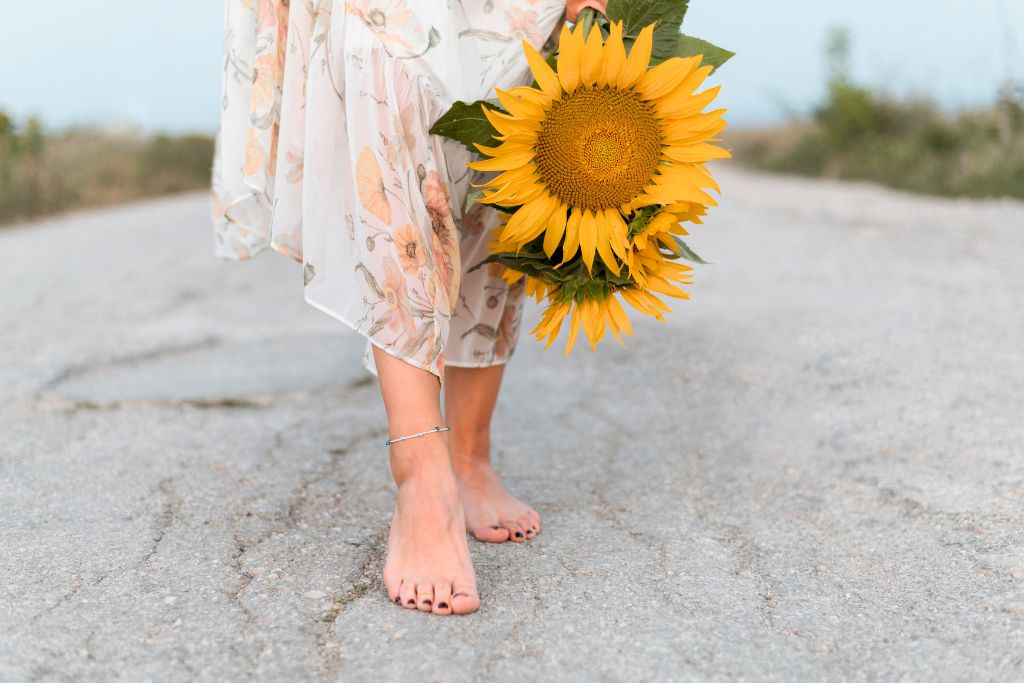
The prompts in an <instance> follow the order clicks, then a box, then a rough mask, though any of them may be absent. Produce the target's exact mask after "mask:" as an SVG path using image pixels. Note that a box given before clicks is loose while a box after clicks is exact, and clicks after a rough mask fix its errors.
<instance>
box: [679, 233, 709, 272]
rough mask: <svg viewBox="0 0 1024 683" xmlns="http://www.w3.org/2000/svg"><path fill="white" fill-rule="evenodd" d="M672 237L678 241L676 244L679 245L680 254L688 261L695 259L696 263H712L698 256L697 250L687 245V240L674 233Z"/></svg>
mask: <svg viewBox="0 0 1024 683" xmlns="http://www.w3.org/2000/svg"><path fill="white" fill-rule="evenodd" d="M672 238H673V239H674V240H675V241H676V245H677V246H678V247H679V251H680V254H679V255H680V256H681V257H682V258H684V259H686V260H687V261H693V262H694V263H703V264H704V265H710V264H709V263H708V262H707V261H705V260H704V259H702V258H701V257H700V256H697V252H695V251H694V250H693V249H690V247H688V246H687V244H686V242H684V241H683V240H682V239H680V238H679V237H678V236H676V235H672Z"/></svg>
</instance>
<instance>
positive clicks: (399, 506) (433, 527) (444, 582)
mask: <svg viewBox="0 0 1024 683" xmlns="http://www.w3.org/2000/svg"><path fill="white" fill-rule="evenodd" d="M396 481H397V482H398V497H397V500H396V501H395V514H394V517H393V518H392V521H391V531H390V533H389V534H388V557H387V561H386V562H385V563H384V585H385V586H386V587H387V591H388V597H390V598H391V600H392V602H395V603H398V604H400V605H402V606H403V607H407V608H409V609H419V610H421V611H424V612H433V613H434V614H468V613H469V612H474V611H476V609H477V608H478V607H479V606H480V597H479V596H478V594H477V590H476V572H475V571H474V569H473V562H472V560H471V559H470V556H469V546H468V544H467V542H466V525H465V521H464V513H463V509H462V503H461V501H460V499H459V488H458V484H457V482H456V480H455V475H454V473H453V472H452V468H451V464H450V459H449V458H448V456H447V454H445V455H442V456H437V457H436V458H430V459H420V462H419V463H418V464H417V465H416V467H415V470H413V471H412V472H411V473H409V474H408V475H407V476H398V473H397V472H396Z"/></svg>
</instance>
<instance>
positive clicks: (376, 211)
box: [356, 147, 391, 225]
mask: <svg viewBox="0 0 1024 683" xmlns="http://www.w3.org/2000/svg"><path fill="white" fill-rule="evenodd" d="M356 187H357V188H358V190H359V201H361V202H362V203H363V207H365V208H366V210H367V211H369V212H370V213H372V214H373V215H374V216H376V217H377V218H379V219H380V220H381V222H383V223H384V224H385V225H391V202H390V201H388V196H387V191H386V190H385V189H384V175H383V174H382V173H381V170H380V162H378V161H377V155H376V154H374V153H373V150H372V149H370V148H369V147H363V151H362V152H360V153H359V161H357V162H356Z"/></svg>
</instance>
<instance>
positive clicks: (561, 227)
mask: <svg viewBox="0 0 1024 683" xmlns="http://www.w3.org/2000/svg"><path fill="white" fill-rule="evenodd" d="M566 214H567V211H566V207H564V206H563V207H560V210H556V211H553V212H552V213H551V218H550V219H549V221H548V228H547V232H545V233H544V253H545V254H547V255H548V258H551V255H552V254H554V253H555V249H558V243H559V242H561V241H562V237H563V236H564V235H565V223H566Z"/></svg>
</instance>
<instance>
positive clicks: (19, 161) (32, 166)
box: [0, 112, 213, 225]
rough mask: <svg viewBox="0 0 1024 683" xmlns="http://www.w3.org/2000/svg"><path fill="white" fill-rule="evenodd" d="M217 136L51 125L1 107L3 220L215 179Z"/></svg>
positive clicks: (188, 187) (169, 190) (190, 186)
mask: <svg viewBox="0 0 1024 683" xmlns="http://www.w3.org/2000/svg"><path fill="white" fill-rule="evenodd" d="M212 160H213V139H212V138H211V137H209V136H206V135H180V136H167V135H153V136H143V135H138V134H131V133H112V132H105V131H98V130H91V129H75V130H69V131H64V132H60V133H55V134H49V133H46V132H44V131H43V130H42V129H41V127H40V126H39V124H38V123H37V122H35V121H33V120H31V119H30V120H28V121H27V122H25V123H24V124H23V125H20V126H18V125H15V123H14V122H13V121H12V120H11V119H10V118H9V117H7V116H6V115H4V114H3V113H2V112H0V225H5V224H7V225H9V224H11V223H14V222H17V221H23V220H29V219H32V218H37V217H40V216H45V215H49V214H54V213H58V212H61V211H67V210H70V209H78V208H84V207H94V206H103V205H110V204H118V203H122V202H126V201H130V200H133V199H139V198H143V197H152V196H158V195H163V194H169V193H174V192H184V191H188V190H196V189H202V188H205V187H208V186H209V182H210V166H211V163H212Z"/></svg>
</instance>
